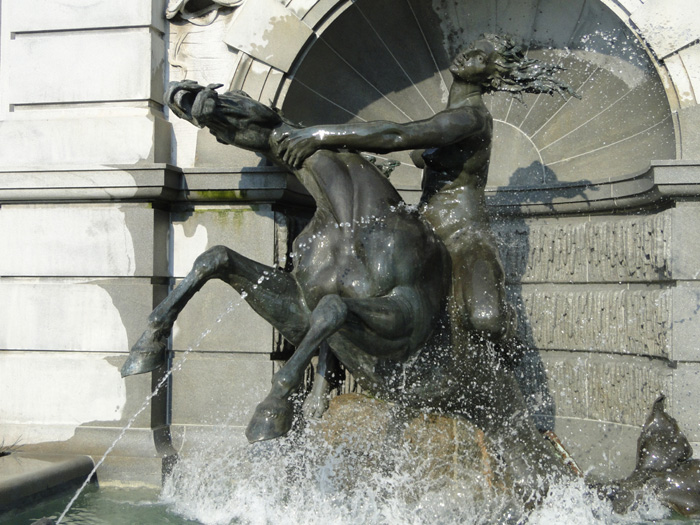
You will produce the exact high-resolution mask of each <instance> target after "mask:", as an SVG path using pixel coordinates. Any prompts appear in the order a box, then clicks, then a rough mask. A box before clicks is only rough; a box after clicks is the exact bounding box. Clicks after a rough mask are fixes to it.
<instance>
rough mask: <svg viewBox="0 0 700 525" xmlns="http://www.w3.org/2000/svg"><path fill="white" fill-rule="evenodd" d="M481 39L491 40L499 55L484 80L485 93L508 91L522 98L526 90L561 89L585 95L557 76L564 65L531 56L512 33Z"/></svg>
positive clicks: (570, 94)
mask: <svg viewBox="0 0 700 525" xmlns="http://www.w3.org/2000/svg"><path fill="white" fill-rule="evenodd" d="M481 40H485V41H487V42H489V43H490V44H491V45H492V46H493V47H494V49H495V50H496V54H497V55H498V58H497V59H496V61H495V66H496V72H495V73H494V74H493V75H491V76H489V78H488V79H486V80H484V82H483V83H482V87H483V88H484V92H485V93H491V92H493V91H506V92H508V93H513V94H514V95H515V96H516V97H518V98H519V99H522V94H523V93H547V94H549V95H552V94H554V93H559V94H560V95H562V96H563V97H565V98H566V97H576V98H581V97H580V96H579V95H578V94H577V93H576V92H575V91H574V90H573V89H571V87H569V86H568V85H567V84H566V83H564V82H562V81H561V80H559V79H557V78H556V76H555V75H556V73H557V72H559V71H562V70H563V69H564V68H562V67H560V66H558V65H555V64H547V63H545V62H542V61H540V60H536V59H534V58H527V57H526V56H525V52H524V50H523V48H522V46H521V45H519V44H517V43H515V41H513V39H512V38H510V37H509V36H499V35H492V34H486V35H484V36H483V37H482V39H481Z"/></svg>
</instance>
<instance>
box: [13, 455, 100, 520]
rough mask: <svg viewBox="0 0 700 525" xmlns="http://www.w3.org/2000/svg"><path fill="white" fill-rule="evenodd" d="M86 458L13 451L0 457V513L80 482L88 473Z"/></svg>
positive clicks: (91, 461)
mask: <svg viewBox="0 0 700 525" xmlns="http://www.w3.org/2000/svg"><path fill="white" fill-rule="evenodd" d="M93 467H94V462H93V460H92V458H90V457H89V456H52V455H43V454H42V455H33V454H25V453H21V452H13V453H11V454H8V455H6V456H2V457H0V512H3V511H6V510H9V509H12V508H15V507H18V506H20V505H22V504H24V503H25V502H27V501H28V500H31V499H32V498H35V497H39V496H42V495H44V494H48V493H54V492H56V491H60V490H61V489H64V488H68V487H71V486H74V485H77V484H78V483H82V482H83V481H84V480H85V478H86V477H87V476H88V475H89V474H90V472H92V469H93Z"/></svg>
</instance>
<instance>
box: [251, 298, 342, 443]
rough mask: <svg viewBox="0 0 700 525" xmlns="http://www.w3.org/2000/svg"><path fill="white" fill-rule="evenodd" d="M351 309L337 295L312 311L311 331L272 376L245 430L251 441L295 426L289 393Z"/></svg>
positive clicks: (321, 302)
mask: <svg viewBox="0 0 700 525" xmlns="http://www.w3.org/2000/svg"><path fill="white" fill-rule="evenodd" d="M347 316H348V308H347V306H346V304H345V302H344V301H343V299H341V298H340V297H339V296H338V295H326V296H325V297H323V298H322V299H321V300H320V301H319V303H318V305H317V306H316V308H314V310H313V312H312V313H311V322H310V326H309V330H308V332H307V333H306V335H305V336H304V338H303V339H302V341H301V343H300V344H299V345H298V346H297V349H296V351H295V352H294V354H293V355H292V357H291V358H290V359H289V361H287V363H286V364H285V365H284V366H283V367H282V368H281V369H280V370H279V371H278V372H277V373H276V374H275V375H274V376H273V377H272V389H271V390H270V393H269V394H268V396H267V397H266V398H265V400H264V401H263V402H262V403H260V404H259V405H258V406H257V407H256V409H255V413H254V414H253V418H252V419H251V421H250V423H249V424H248V428H247V429H246V433H245V435H246V437H247V438H248V441H250V442H251V443H253V442H255V441H263V440H266V439H274V438H277V437H280V436H283V435H285V434H286V433H287V432H289V429H290V428H291V427H292V417H293V406H292V403H291V401H290V400H289V396H290V394H291V393H292V392H294V390H296V389H297V388H298V387H299V385H300V384H301V382H302V380H303V378H304V371H305V370H306V367H307V366H308V364H309V362H310V361H311V358H312V357H313V354H314V352H315V350H316V348H317V347H318V346H319V345H320V344H321V343H323V342H324V341H325V340H326V339H327V338H329V337H330V336H331V335H333V334H334V333H335V332H337V331H338V330H339V329H340V328H341V327H342V326H343V324H344V323H345V321H346V319H347Z"/></svg>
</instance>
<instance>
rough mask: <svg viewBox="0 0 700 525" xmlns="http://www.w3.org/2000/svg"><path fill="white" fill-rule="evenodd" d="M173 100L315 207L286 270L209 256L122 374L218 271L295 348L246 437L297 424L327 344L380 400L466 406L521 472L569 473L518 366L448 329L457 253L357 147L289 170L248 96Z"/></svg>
mask: <svg viewBox="0 0 700 525" xmlns="http://www.w3.org/2000/svg"><path fill="white" fill-rule="evenodd" d="M166 99H167V102H168V105H169V106H170V107H171V108H172V109H173V111H174V112H175V113H176V114H178V115H180V116H182V117H184V118H187V119H188V120H190V121H192V122H194V123H195V124H197V125H206V126H207V127H209V128H210V130H211V131H212V133H214V134H215V135H216V136H217V138H218V139H219V140H220V141H222V142H225V143H229V144H233V145H239V146H242V147H247V148H248V149H253V150H256V151H259V152H261V153H263V154H264V155H265V156H267V157H268V158H269V159H270V160H271V161H273V162H274V163H276V164H278V165H282V166H285V167H286V168H287V169H289V170H290V171H292V172H293V173H294V174H295V175H296V176H297V178H298V179H299V180H300V181H301V182H302V184H303V185H304V186H305V187H306V188H307V190H308V191H309V192H310V194H311V195H312V196H313V198H314V199H315V201H316V205H317V210H316V212H315V214H314V216H313V218H312V220H311V222H310V223H309V225H308V226H307V227H306V228H305V229H304V231H303V232H302V233H301V234H300V235H299V236H298V237H297V239H296V240H295V242H294V253H293V257H294V263H295V264H294V270H293V271H292V272H284V271H281V270H278V269H273V268H270V267H267V266H264V265H261V264H259V263H257V262H255V261H251V260H250V259H247V258H245V257H243V256H242V255H240V254H238V253H236V252H235V251H233V250H230V249H229V248H226V247H222V246H217V247H214V248H212V249H210V250H208V251H207V252H205V253H204V254H202V255H201V256H200V257H199V258H198V259H197V261H196V262H195V264H194V267H193V269H192V271H191V272H190V273H189V274H188V276H187V277H186V278H185V279H184V280H183V282H182V283H181V284H180V285H179V286H178V287H177V288H175V289H174V290H173V291H172V292H171V294H170V295H169V296H168V298H166V300H165V301H163V303H161V304H160V305H159V306H158V307H157V308H156V310H154V312H153V314H151V316H150V317H149V324H148V328H147V330H146V331H145V332H144V335H143V336H142V337H141V339H140V340H139V341H138V342H137V344H136V345H134V348H132V351H131V354H130V358H129V361H128V362H127V363H126V364H125V365H124V367H123V369H122V373H123V375H130V374H134V373H142V372H146V371H149V370H152V369H154V368H156V367H157V366H159V365H160V364H162V363H163V358H164V351H165V344H166V339H167V336H168V335H169V333H170V331H171V329H172V325H173V323H174V321H175V318H176V317H177V315H178V313H179V312H180V311H181V310H182V308H184V306H185V304H186V303H187V301H188V300H189V299H190V298H191V297H192V295H194V293H196V292H197V291H198V290H199V289H200V288H201V286H202V285H203V284H204V283H205V282H206V281H207V280H209V279H212V278H219V279H222V280H224V281H225V282H227V283H229V284H230V285H231V286H232V287H233V288H235V289H236V290H237V291H239V292H241V293H242V292H245V293H246V301H247V302H248V303H249V304H250V305H251V306H252V307H253V309H254V310H255V311H256V312H258V313H259V314H260V315H261V316H262V317H264V318H265V319H266V320H267V321H268V322H270V323H271V324H272V325H273V326H275V328H277V329H278V330H279V331H280V332H281V333H282V335H283V336H284V337H285V338H286V339H288V340H289V341H290V342H292V343H293V344H294V345H295V346H296V347H297V349H296V351H295V353H294V354H293V356H292V357H291V358H290V360H289V361H288V362H287V363H286V364H285V366H284V367H282V369H281V370H280V371H278V372H277V373H276V374H275V375H274V377H273V384H272V389H271V391H270V394H269V395H268V397H267V398H266V399H265V400H264V401H263V402H262V403H261V404H260V405H259V406H258V408H257V410H256V413H255V415H254V417H253V419H252V421H251V423H250V425H249V427H248V430H247V432H246V435H247V436H248V438H249V440H251V441H257V440H260V439H270V438H274V437H278V436H280V435H283V434H285V433H286V432H287V431H288V430H289V428H290V427H291V419H292V408H291V403H290V401H289V396H290V394H291V393H292V392H294V391H295V390H296V389H297V388H298V386H299V385H300V383H301V381H302V378H303V373H304V370H305V368H306V366H307V365H308V363H309V362H310V360H311V358H312V356H313V355H314V353H315V352H316V350H317V349H318V348H319V347H321V348H322V356H321V357H322V359H321V360H322V362H321V365H320V368H321V369H322V370H323V367H324V361H325V358H326V357H327V353H324V351H323V349H324V348H327V347H329V348H330V351H331V352H332V354H334V355H335V356H336V357H337V358H338V359H339V360H340V361H341V362H342V363H343V364H344V365H345V366H346V367H347V368H348V369H349V370H350V371H351V372H352V373H353V375H354V376H355V378H356V379H357V380H358V381H359V382H360V384H361V385H362V386H363V387H364V388H367V389H368V390H370V391H372V392H374V393H375V394H376V395H378V396H380V397H383V398H385V399H388V400H391V401H396V402H399V403H401V404H403V405H404V406H407V407H408V408H411V407H413V408H421V409H428V410H444V411H447V412H451V413H456V414H461V415H463V416H466V417H468V418H470V419H471V420H472V421H474V422H475V423H476V424H477V425H480V426H481V427H482V428H483V429H484V430H485V431H486V432H489V433H491V434H497V435H498V437H502V438H504V439H505V440H507V441H508V442H509V443H510V445H509V446H506V447H505V449H504V451H503V452H502V454H505V455H507V456H509V457H507V458H506V459H507V460H508V461H510V462H511V463H512V466H514V468H515V469H516V471H519V472H520V473H521V474H522V477H523V479H527V478H532V477H536V476H538V475H540V474H543V473H546V472H548V471H549V470H551V469H555V470H559V471H560V472H563V469H562V468H561V464H560V463H559V462H558V458H556V457H555V456H554V454H553V452H552V451H551V450H550V449H549V448H548V446H547V445H546V444H545V443H544V441H543V440H542V439H541V438H540V436H539V434H538V433H537V431H536V429H535V428H534V426H533V424H532V422H531V421H530V419H529V417H528V415H527V411H526V409H525V405H524V402H523V400H522V396H521V394H520V392H519V389H518V386H517V384H516V382H515V379H514V377H513V374H512V372H511V371H510V370H508V369H507V367H505V366H503V365H502V363H500V362H499V359H498V357H497V356H495V355H494V352H493V349H492V348H490V347H489V346H488V344H487V343H485V342H484V341H483V340H482V341H476V340H475V339H473V338H471V337H470V336H469V334H461V335H460V336H459V338H458V337H457V335H456V334H457V333H458V332H459V330H458V329H459V327H454V326H453V327H450V326H449V325H446V324H445V323H444V319H445V316H444V312H445V303H446V300H447V298H448V295H449V283H450V260H449V255H448V254H447V252H446V250H445V248H444V246H443V245H442V243H441V242H440V240H439V239H438V238H437V236H436V235H435V234H434V232H433V231H432V229H431V228H430V226H429V225H428V224H427V223H426V222H425V221H424V220H423V219H422V218H421V217H420V216H419V215H418V213H417V212H415V211H411V210H410V209H408V208H407V207H406V206H405V205H404V203H403V201H402V199H401V197H400V196H399V194H398V193H397V192H396V190H395V189H394V188H393V186H392V185H391V184H390V183H389V181H388V180H387V179H386V177H384V175H383V174H381V172H380V171H379V170H378V169H377V168H376V167H375V166H373V165H372V164H371V163H370V162H368V161H367V160H365V159H364V158H363V157H361V156H360V155H358V154H355V153H348V152H335V151H328V150H322V151H318V152H316V153H314V154H313V155H311V156H310V157H309V158H307V159H306V160H305V161H304V163H303V164H302V165H301V166H300V167H299V168H298V169H294V168H293V167H292V166H290V165H286V164H285V163H284V162H283V161H282V160H281V158H280V156H279V155H277V152H276V149H275V144H276V143H277V141H276V140H275V139H276V136H278V134H280V133H283V132H284V130H285V127H287V128H288V125H287V124H286V123H284V122H282V120H281V119H280V118H279V117H278V116H276V114H272V115H271V114H270V113H268V112H269V111H270V110H269V109H268V108H266V107H265V106H261V105H260V104H259V103H257V102H254V101H251V100H250V99H249V98H247V97H244V96H243V95H241V94H230V93H227V94H225V95H223V96H221V97H219V96H218V95H217V94H216V93H215V92H214V91H213V90H211V89H203V88H202V87H201V86H198V85H196V84H194V83H190V82H187V81H186V82H184V83H180V84H176V85H171V88H170V89H169V91H168V93H167V94H166ZM275 117H276V118H277V120H275ZM441 319H442V321H443V322H439V321H440V320H441ZM438 325H439V326H438ZM458 339H459V340H458ZM321 394H322V389H321V390H317V389H315V395H317V396H318V395H321ZM317 401H318V400H317ZM317 406H318V405H317ZM311 412H315V413H318V412H319V410H318V409H316V410H312V411H311ZM518 465H520V467H521V468H518Z"/></svg>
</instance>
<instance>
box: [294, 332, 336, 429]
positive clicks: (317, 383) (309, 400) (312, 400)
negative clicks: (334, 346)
mask: <svg viewBox="0 0 700 525" xmlns="http://www.w3.org/2000/svg"><path fill="white" fill-rule="evenodd" d="M340 373H341V368H340V364H339V363H338V358H337V357H336V356H335V354H333V352H331V349H330V347H329V346H328V343H325V342H324V343H321V347H320V349H319V352H318V366H317V367H316V373H315V374H314V382H313V386H312V387H311V392H309V395H308V396H306V400H305V401H304V407H303V413H304V417H305V418H307V419H311V418H313V419H318V418H320V417H321V416H322V415H323V413H324V412H325V411H326V410H327V409H328V403H329V401H330V391H331V382H335V383H337V382H338V379H339V377H338V376H339V374H340Z"/></svg>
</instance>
